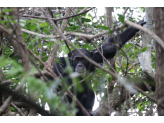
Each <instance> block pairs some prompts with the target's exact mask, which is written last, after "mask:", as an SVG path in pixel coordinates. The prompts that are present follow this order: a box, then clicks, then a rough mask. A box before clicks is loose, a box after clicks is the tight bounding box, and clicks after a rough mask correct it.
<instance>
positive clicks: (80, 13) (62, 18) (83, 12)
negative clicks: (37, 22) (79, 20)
mask: <svg viewBox="0 0 164 123" xmlns="http://www.w3.org/2000/svg"><path fill="white" fill-rule="evenodd" d="M94 8H95V7H93V8H90V9H88V10H86V11H83V10H82V12H79V13H78V14H76V15H72V16H68V17H61V18H58V19H56V18H50V19H51V20H54V21H59V20H64V19H69V18H73V17H76V16H79V15H82V14H85V13H87V12H89V11H90V10H92V9H94ZM84 9H86V8H84ZM19 16H21V17H31V18H39V19H47V18H46V17H39V16H32V15H19Z"/></svg>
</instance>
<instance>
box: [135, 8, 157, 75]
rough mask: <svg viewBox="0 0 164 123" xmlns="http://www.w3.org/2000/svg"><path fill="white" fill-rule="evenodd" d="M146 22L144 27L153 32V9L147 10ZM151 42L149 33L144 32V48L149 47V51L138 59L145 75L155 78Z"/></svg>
mask: <svg viewBox="0 0 164 123" xmlns="http://www.w3.org/2000/svg"><path fill="white" fill-rule="evenodd" d="M145 21H146V24H145V25H144V27H145V28H146V29H149V30H150V31H153V8H152V7H146V8H145ZM151 40H152V38H151V37H150V36H149V35H148V34H147V33H145V32H144V34H143V39H142V47H143V48H144V47H147V50H146V51H145V52H143V53H141V54H140V55H139V56H138V58H139V62H140V64H141V67H142V72H143V73H144V74H145V75H147V76H149V77H152V78H154V77H155V73H154V71H153V69H152V66H151Z"/></svg>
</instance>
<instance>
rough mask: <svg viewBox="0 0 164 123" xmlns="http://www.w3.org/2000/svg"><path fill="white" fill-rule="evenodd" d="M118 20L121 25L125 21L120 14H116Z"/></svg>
mask: <svg viewBox="0 0 164 123" xmlns="http://www.w3.org/2000/svg"><path fill="white" fill-rule="evenodd" d="M118 16H119V17H118V19H119V21H120V22H121V23H124V21H125V16H124V15H121V14H118Z"/></svg>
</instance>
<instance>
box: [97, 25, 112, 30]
mask: <svg viewBox="0 0 164 123" xmlns="http://www.w3.org/2000/svg"><path fill="white" fill-rule="evenodd" d="M97 27H99V28H100V29H104V30H110V28H109V27H107V26H102V25H97Z"/></svg>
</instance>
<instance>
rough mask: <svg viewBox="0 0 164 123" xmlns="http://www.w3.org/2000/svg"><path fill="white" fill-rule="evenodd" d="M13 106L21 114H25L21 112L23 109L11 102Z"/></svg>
mask: <svg viewBox="0 0 164 123" xmlns="http://www.w3.org/2000/svg"><path fill="white" fill-rule="evenodd" d="M11 106H12V107H13V108H14V109H15V110H16V111H17V112H18V113H19V114H20V115H21V116H24V114H23V113H22V112H21V110H20V109H19V108H18V107H17V106H16V105H15V104H14V103H12V102H11Z"/></svg>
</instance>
